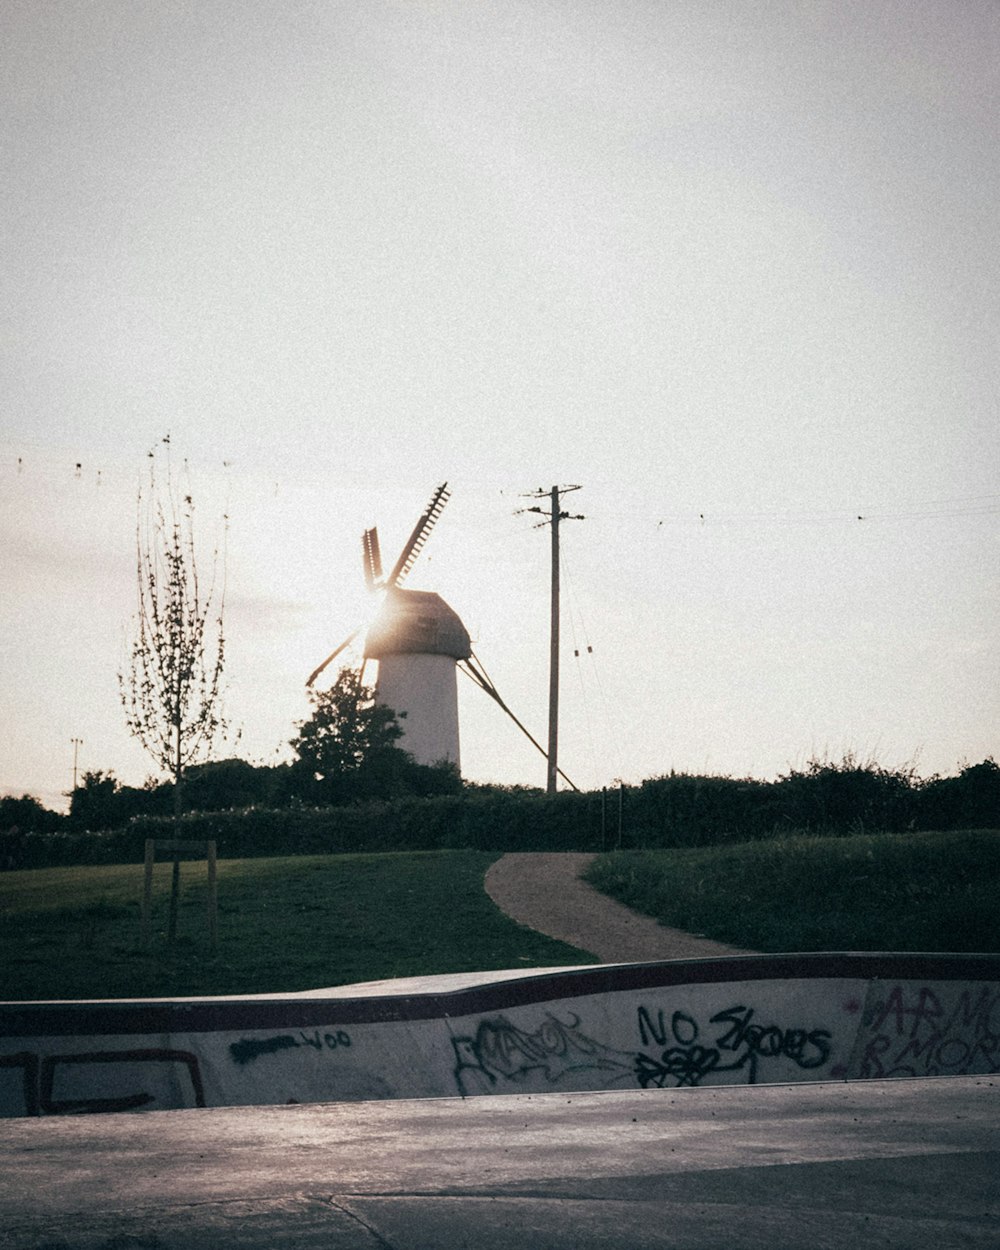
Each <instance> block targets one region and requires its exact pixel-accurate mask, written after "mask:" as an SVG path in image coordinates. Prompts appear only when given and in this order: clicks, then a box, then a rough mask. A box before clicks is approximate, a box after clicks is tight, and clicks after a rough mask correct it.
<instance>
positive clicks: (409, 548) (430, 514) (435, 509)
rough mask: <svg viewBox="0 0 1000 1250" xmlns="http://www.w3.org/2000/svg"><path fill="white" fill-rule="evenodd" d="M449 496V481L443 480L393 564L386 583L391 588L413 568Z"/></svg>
mask: <svg viewBox="0 0 1000 1250" xmlns="http://www.w3.org/2000/svg"><path fill="white" fill-rule="evenodd" d="M449 497H450V494H449V491H448V483H447V482H443V483H442V484H441V485H440V486H439V487H438V488H437V490H436V491H435V492H434V494H433V496H432V497H431V501H430V503H429V504H428V505H427V511H426V512H425V513H424V515H423V516H422V517H421V518H420V520H419V521H418V522H417V523H416V525H415V526H414V527H413V533H412V534H411V535H410V537H409V538H408V539H407V540H406V545H405V546H404V547H403V550H402V551H401V552H400V553H399V559H398V560H397V561H396V563H395V564H394V565H393V568H392V572H391V573H390V574H389V576H388V577H387V578H386V582H385V584H386V586H387V587H388V588H389V589H390V590H391V589H392V587H393V586H398V585H399V584H400V582H401V581H402V580H403V578H404V577H406V575H407V573H409V571H410V569H411V568H413V565H414V562H415V561H416V559H417V556H419V555H420V552H421V551H422V550H423V546H424V543H425V542H426V541H427V537H428V535H429V534H430V532H431V530H432V529H433V528H434V523H435V522H436V521H437V519H438V517H439V516H440V515H441V513H442V511H443V510H444V506H445V504H446V503H447V502H448V499H449Z"/></svg>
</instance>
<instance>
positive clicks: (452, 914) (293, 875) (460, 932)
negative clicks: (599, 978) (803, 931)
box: [0, 851, 591, 1000]
mask: <svg viewBox="0 0 1000 1250" xmlns="http://www.w3.org/2000/svg"><path fill="white" fill-rule="evenodd" d="M496 858H497V856H496V855H495V854H489V853H484V852H473V851H442V852H427V853H411V854H396V855H336V856H303V857H295V858H282V859H250V860H223V861H220V863H219V879H218V894H219V947H218V952H217V953H216V954H213V953H212V952H211V951H210V950H209V948H208V937H207V923H206V915H205V904H206V893H207V885H206V869H205V862H204V860H202V861H201V862H197V863H186V864H183V865H182V871H181V906H180V919H179V924H178V940H177V943H176V945H175V946H174V947H173V948H172V950H168V949H167V948H166V946H165V944H164V937H163V933H164V930H165V927H166V917H167V904H168V899H169V893H170V872H171V867H170V865H169V864H158V865H157V866H156V874H155V878H154V889H155V896H154V924H155V928H156V937H155V941H154V943H153V946H152V949H151V950H146V949H144V948H143V946H142V945H141V943H140V940H139V936H140V935H139V900H140V897H141V893H142V880H143V869H142V866H141V865H113V866H111V865H109V866H106V867H87V868H42V869H36V870H34V871H25V872H10V873H4V874H2V875H0V999H15V1000H16V999H39V998H41V999H51V998H140V997H147V996H149V997H170V996H183V995H187V994H252V993H282V992H292V991H295V990H305V989H317V988H320V987H323V986H333V985H343V984H350V983H352V982H357V981H370V980H381V979H383V978H387V977H402V976H412V975H419V974H425V973H448V972H465V971H470V970H487V969H493V968H517V967H519V966H523V967H525V968H529V967H538V966H546V965H561V964H578V963H587V962H591V959H590V957H589V956H587V955H585V954H584V953H583V952H581V951H577V950H574V949H573V948H572V947H569V946H565V945H563V944H562V943H561V942H555V941H552V940H550V939H549V938H546V937H543V936H541V935H540V934H536V933H533V932H532V931H531V930H529V929H524V928H521V927H520V926H518V925H516V924H515V923H514V922H513V921H511V920H508V919H507V917H505V916H504V915H503V914H502V913H501V912H500V911H499V910H498V909H497V908H496V907H495V905H494V904H493V903H492V901H491V900H490V898H489V897H488V896H487V895H486V893H485V892H484V890H483V876H484V874H485V872H486V869H487V868H488V867H489V865H490V864H491V863H492V862H493V860H494V859H496Z"/></svg>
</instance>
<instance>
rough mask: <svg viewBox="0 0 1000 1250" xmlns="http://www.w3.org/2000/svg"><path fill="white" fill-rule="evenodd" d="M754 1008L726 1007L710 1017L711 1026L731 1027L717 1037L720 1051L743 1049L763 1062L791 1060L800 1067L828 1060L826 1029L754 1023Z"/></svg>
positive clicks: (829, 1038)
mask: <svg viewBox="0 0 1000 1250" xmlns="http://www.w3.org/2000/svg"><path fill="white" fill-rule="evenodd" d="M753 1015H754V1008H753V1007H743V1006H737V1007H729V1008H727V1009H726V1010H725V1011H720V1012H717V1013H716V1015H714V1016H712V1018H711V1023H712V1024H729V1025H731V1027H730V1028H729V1029H728V1030H727V1031H726V1032H725V1033H723V1035H722V1036H721V1037H718V1038H716V1041H715V1044H716V1045H717V1046H718V1047H719V1049H720V1050H731V1051H738V1050H740V1048H741V1047H743V1046H746V1047H747V1048H748V1051H749V1053H750V1054H752V1055H754V1056H759V1057H760V1058H762V1059H778V1058H782V1057H783V1058H785V1059H791V1060H792V1062H793V1063H795V1064H796V1065H797V1066H798V1067H800V1068H819V1067H822V1065H823V1064H824V1063H826V1061H827V1060H828V1059H829V1058H830V1050H831V1038H832V1035H831V1033H830V1031H829V1030H828V1029H811V1030H810V1031H809V1032H806V1030H805V1029H784V1028H781V1027H780V1026H779V1025H776V1024H771V1025H767V1026H763V1025H759V1024H754V1023H752V1021H753Z"/></svg>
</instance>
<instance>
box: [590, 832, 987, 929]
mask: <svg viewBox="0 0 1000 1250" xmlns="http://www.w3.org/2000/svg"><path fill="white" fill-rule="evenodd" d="M588 879H589V880H590V881H591V883H592V884H593V885H595V886H597V888H598V889H600V890H602V891H603V892H604V893H606V894H610V895H611V896H612V897H614V898H617V899H620V900H621V901H622V902H623V903H627V904H628V905H629V906H630V907H634V908H635V909H636V910H637V911H642V912H645V913H646V914H647V915H650V916H655V917H656V919H657V920H659V921H660V922H661V923H662V924H666V925H670V926H672V927H674V928H678V929H684V930H686V931H688V932H692V933H701V934H704V935H706V936H708V937H713V938H716V939H717V940H719V941H723V942H729V943H731V944H733V945H735V946H742V947H745V948H747V949H750V950H760V951H821V950H840V951H851V950H854V951H866V950H867V951H879V950H894V951H980V952H995V951H1000V908H998V902H997V900H998V898H1000V831H996V830H977V831H972V832H959V833H910V834H872V835H861V836H856V837H845V838H830V837H827V838H819V837H788V838H782V839H777V840H772V841H765V842H746V843H742V844H740V845H738V846H731V847H712V848H708V847H704V848H701V847H699V848H691V849H682V850H672V851H618V852H614V853H612V854H610V855H606V856H602V857H601V858H600V859H599V860H597V861H595V863H594V864H593V865H592V866H591V870H590V872H589V873H588Z"/></svg>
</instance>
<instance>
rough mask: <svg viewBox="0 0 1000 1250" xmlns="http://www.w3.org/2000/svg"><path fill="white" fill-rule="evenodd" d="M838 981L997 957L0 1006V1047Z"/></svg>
mask: <svg viewBox="0 0 1000 1250" xmlns="http://www.w3.org/2000/svg"><path fill="white" fill-rule="evenodd" d="M835 978H843V979H861V980H881V981H888V980H896V981H915V980H925V981H976V982H987V981H998V982H1000V955H993V954H982V955H979V954H910V953H892V952H885V953H864V954H850V953H816V954H786V955H736V956H728V957H726V958H719V959H684V960H681V959H678V960H667V961H661V962H657V963H641V964H606V965H601V966H600V967H596V968H594V967H584V968H580V969H570V970H568V971H562V972H553V973H547V974H543V975H540V976H525V977H518V978H516V979H514V980H506V981H498V982H494V983H492V984H487V985H479V986H473V987H470V988H467V989H460V990H451V991H446V992H433V993H427V994H392V993H387V994H385V995H383V996H380V997H377V998H368V997H365V998H315V997H310V998H270V999H253V998H250V997H248V998H246V999H239V1000H226V999H205V1000H202V1001H197V1000H192V1001H185V1000H183V999H180V1000H175V1001H169V1000H159V1001H157V1000H151V1001H147V1000H143V999H117V1000H110V1001H107V1002H50V1003H48V1002H38V1003H0V1038H2V1037H67V1036H73V1035H85V1034H89V1033H94V1034H103V1035H105V1036H107V1035H110V1034H128V1033H134V1034H146V1033H165V1034H171V1033H214V1032H233V1031H237V1030H265V1029H267V1030H270V1029H282V1028H311V1027H315V1026H317V1025H337V1024H374V1023H379V1022H389V1021H419V1020H438V1019H446V1018H449V1017H456V1016H470V1015H485V1014H488V1013H490V1012H495V1011H502V1010H504V1009H505V1008H511V1007H519V1006H528V1005H531V1004H534V1003H541V1002H548V1001H551V1000H553V999H566V998H582V997H585V996H590V995H594V994H610V993H617V992H621V991H628V990H647V989H648V990H652V989H667V988H670V987H672V986H678V985H710V984H717V983H720V982H727V981H729V982H743V981H771V980H831V979H835Z"/></svg>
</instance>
